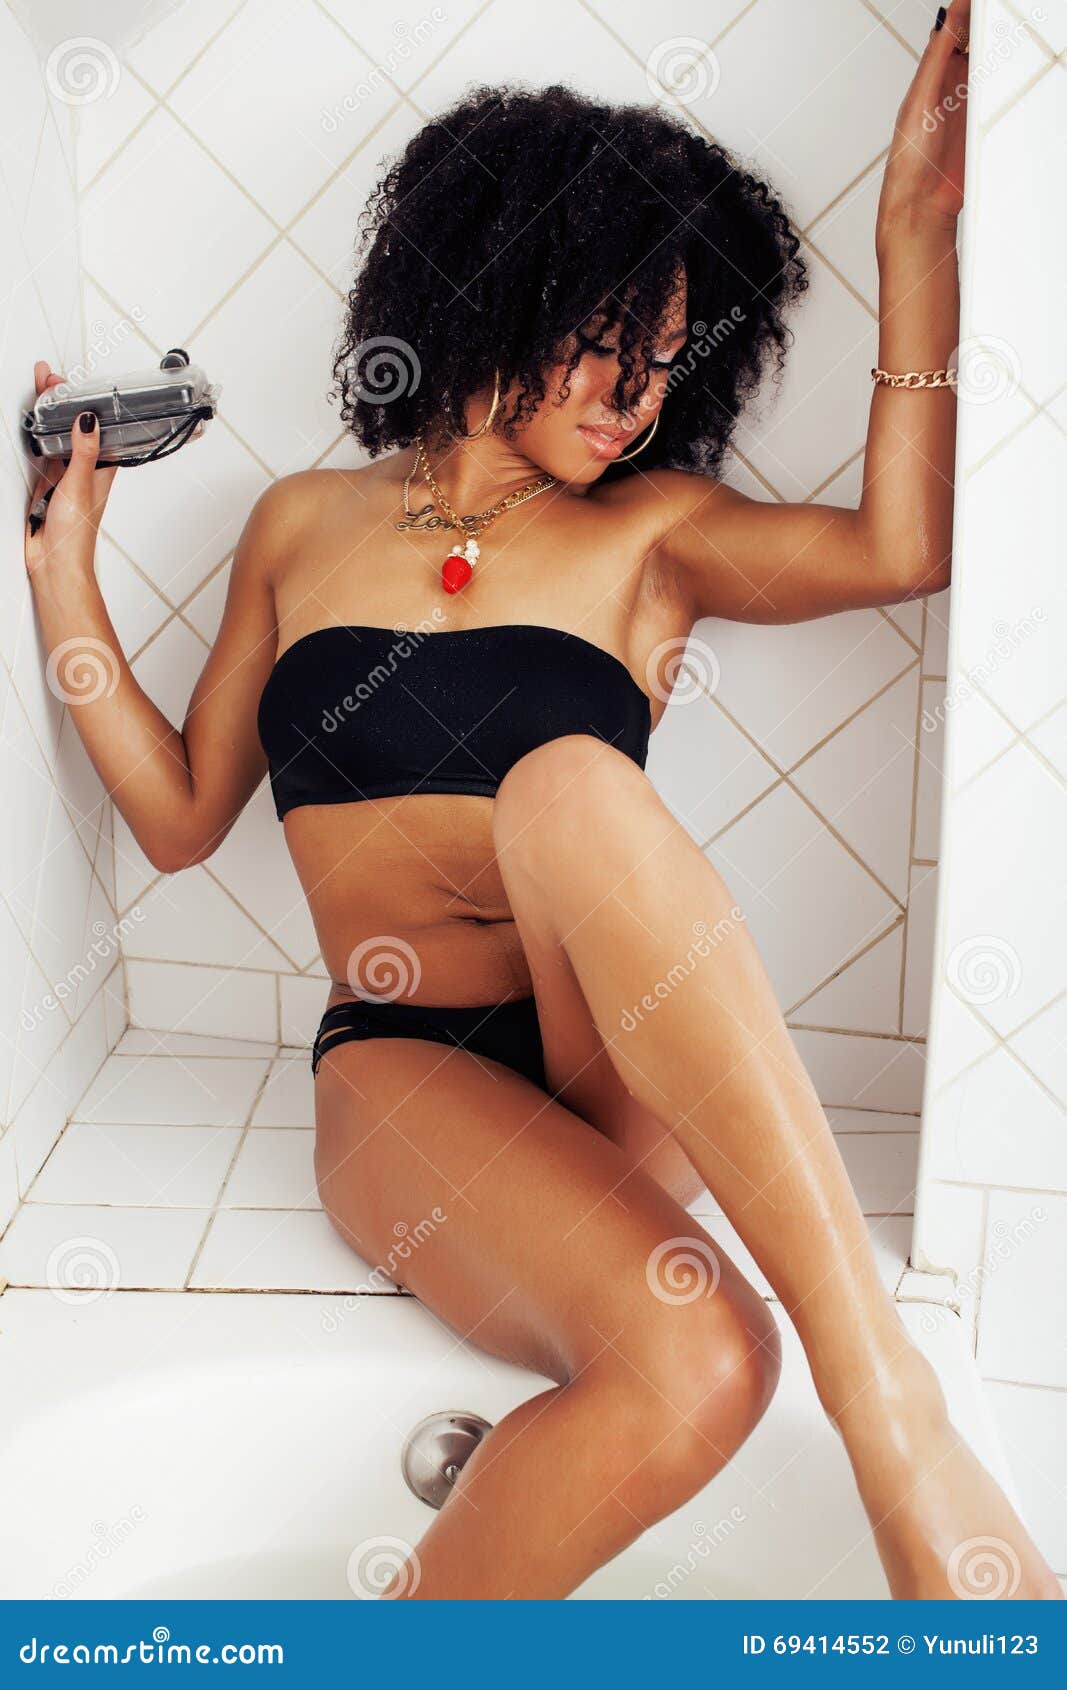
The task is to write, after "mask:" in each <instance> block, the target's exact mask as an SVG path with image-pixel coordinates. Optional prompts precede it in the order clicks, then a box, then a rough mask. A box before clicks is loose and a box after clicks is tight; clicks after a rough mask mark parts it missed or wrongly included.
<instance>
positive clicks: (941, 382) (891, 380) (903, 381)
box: [871, 370, 959, 387]
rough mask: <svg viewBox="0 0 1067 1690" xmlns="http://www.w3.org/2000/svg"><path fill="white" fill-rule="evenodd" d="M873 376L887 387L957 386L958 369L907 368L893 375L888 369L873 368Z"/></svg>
mask: <svg viewBox="0 0 1067 1690" xmlns="http://www.w3.org/2000/svg"><path fill="white" fill-rule="evenodd" d="M871 376H872V378H873V379H874V380H875V381H876V382H877V381H881V382H884V383H885V385H886V386H887V387H955V386H956V383H957V381H958V380H959V372H958V370H906V371H905V372H904V374H903V375H899V376H898V375H891V374H890V372H889V371H888V370H872V371H871Z"/></svg>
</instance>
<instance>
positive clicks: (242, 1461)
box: [0, 1290, 982, 1600]
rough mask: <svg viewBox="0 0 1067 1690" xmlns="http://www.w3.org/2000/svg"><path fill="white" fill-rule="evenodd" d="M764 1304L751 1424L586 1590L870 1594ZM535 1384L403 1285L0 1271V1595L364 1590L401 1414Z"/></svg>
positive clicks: (801, 1372) (845, 1477)
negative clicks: (189, 1287) (81, 1290)
mask: <svg viewBox="0 0 1067 1690" xmlns="http://www.w3.org/2000/svg"><path fill="white" fill-rule="evenodd" d="M772 1306H774V1305H772ZM904 1312H905V1313H906V1314H907V1315H910V1316H915V1315H916V1310H914V1309H912V1310H905V1311H904ZM776 1313H778V1316H779V1321H780V1324H781V1325H782V1336H783V1347H784V1357H785V1365H784V1371H783V1382H782V1386H781V1388H780V1390H779V1392H778V1394H777V1396H776V1398H775V1400H774V1402H773V1404H772V1406H771V1409H770V1411H769V1412H768V1414H767V1416H766V1417H765V1418H764V1420H763V1422H762V1423H761V1425H760V1427H759V1428H758V1429H757V1431H756V1433H755V1434H754V1435H753V1437H752V1438H751V1439H750V1440H749V1442H748V1443H747V1444H746V1445H745V1446H744V1448H743V1449H742V1450H741V1452H740V1454H739V1456H738V1457H737V1458H736V1460H735V1461H734V1462H733V1463H732V1464H731V1466H730V1467H729V1469H728V1470H727V1471H726V1472H724V1473H722V1474H720V1475H719V1476H718V1478H717V1479H716V1480H715V1481H714V1483H713V1484H711V1485H709V1486H708V1488H707V1489H706V1490H705V1491H703V1492H702V1493H701V1494H700V1496H698V1497H696V1498H695V1499H694V1500H693V1501H692V1502H690V1503H689V1504H687V1505H686V1506H685V1507H684V1508H682V1509H680V1510H679V1511H678V1512H677V1513H676V1514H675V1515H673V1516H672V1517H671V1518H670V1519H669V1520H667V1521H664V1522H663V1523H662V1524H660V1525H659V1526H657V1527H655V1528H654V1529H653V1530H652V1531H650V1532H648V1533H646V1534H645V1536H644V1537H643V1538H642V1539H641V1540H640V1541H639V1542H638V1543H636V1544H635V1545H633V1546H632V1547H631V1548H630V1549H629V1550H628V1551H627V1552H626V1553H625V1554H624V1555H622V1556H620V1557H619V1558H618V1559H617V1560H616V1561H614V1562H613V1563H611V1565H610V1566H608V1567H605V1568H603V1569H601V1571H600V1572H599V1573H598V1574H597V1575H596V1576H595V1577H594V1578H592V1579H590V1580H589V1581H588V1582H587V1584H585V1585H584V1586H583V1587H582V1590H581V1591H580V1592H579V1594H580V1595H581V1596H583V1597H602V1598H603V1597H608V1598H642V1597H657V1596H658V1597H669V1598H670V1599H672V1600H683V1599H708V1598H722V1597H750V1598H760V1597H769V1596H774V1597H800V1598H803V1597H872V1596H873V1597H883V1596H885V1595H887V1589H886V1585H885V1580H884V1577H883V1575H882V1571H881V1567H880V1564H879V1562H878V1559H877V1555H876V1554H875V1551H874V1547H873V1544H872V1542H871V1539H870V1534H869V1531H868V1529H867V1525H866V1520H865V1517H864V1515H863V1512H862V1509H861V1507H860V1504H859V1500H858V1497H857V1496H856V1493H855V1487H854V1485H853V1482H852V1478H851V1473H850V1470H849V1467H848V1464H847V1461H846V1459H845V1456H844V1453H843V1450H842V1448H841V1446H840V1445H839V1443H838V1441H837V1439H836V1437H835V1435H834V1434H833V1433H832V1432H831V1430H830V1428H829V1426H828V1425H827V1423H826V1421H825V1419H824V1417H823V1416H822V1413H821V1410H820V1409H819V1405H818V1402H817V1400H816V1398H815V1395H814V1391H813V1389H812V1386H811V1381H810V1375H809V1374H808V1370H807V1365H806V1362H805V1361H804V1357H803V1354H802V1352H801V1350H800V1348H799V1345H798V1343H797V1340H796V1338H795V1335H794V1334H793V1332H792V1328H791V1327H790V1326H789V1324H788V1322H785V1321H784V1320H783V1319H782V1316H781V1311H780V1310H778V1309H777V1308H776ZM953 1318H954V1317H952V1316H951V1315H944V1320H945V1321H946V1322H951V1321H952V1320H953ZM957 1324H958V1323H957ZM947 1330H948V1328H946V1331H947ZM542 1383H543V1382H542V1381H540V1380H538V1379H535V1378H533V1377H531V1376H530V1375H529V1374H525V1373H522V1372H520V1371H518V1370H516V1369H514V1368H510V1367H507V1366H504V1365H502V1364H500V1363H498V1362H495V1361H490V1360H487V1359H485V1358H483V1357H481V1356H479V1355H477V1354H476V1353H475V1352H473V1351H471V1350H469V1349H467V1348H466V1347H464V1346H461V1345H459V1344H457V1342H456V1341H455V1340H454V1339H453V1337H452V1336H451V1335H450V1334H449V1333H447V1332H446V1331H444V1330H443V1329H442V1328H441V1327H440V1326H439V1325H438V1324H437V1323H436V1322H435V1321H434V1320H433V1319H431V1318H430V1317H429V1316H428V1315H427V1314H426V1312H425V1311H424V1310H423V1309H421V1308H420V1307H419V1305H418V1304H417V1303H416V1302H415V1301H414V1300H413V1299H410V1298H400V1297H396V1296H389V1295H383V1296H377V1297H368V1296H363V1297H359V1298H352V1297H335V1296H318V1295H306V1294H305V1295H290V1296H286V1295H276V1294H258V1295H257V1294H245V1295H238V1294H232V1293H217V1294H203V1295H198V1294H195V1293H191V1292H175V1293H171V1292H157V1293H153V1292H116V1293H113V1294H112V1295H111V1296H108V1297H103V1298H99V1297H96V1296H94V1294H92V1293H89V1294H76V1293H71V1292H64V1293H62V1294H61V1295H60V1296H59V1297H57V1296H56V1295H54V1294H53V1293H52V1292H49V1291H28V1290H25V1291H20V1290H8V1291H7V1292H6V1293H5V1294H4V1295H3V1296H2V1297H0V1403H2V1404H3V1416H2V1432H0V1439H2V1441H0V1495H2V1496H3V1499H4V1503H3V1530H2V1543H0V1597H3V1598H11V1597H20V1598H33V1597H50V1596H52V1597H56V1598H59V1599H64V1598H67V1597H86V1598H94V1599H95V1598H114V1597H150V1596H151V1597H155V1596H161V1597H328V1598H342V1599H352V1598H353V1597H354V1596H356V1595H373V1594H375V1592H376V1589H377V1588H379V1587H378V1586H376V1585H375V1582H374V1580H375V1578H376V1576H378V1575H379V1574H380V1572H381V1569H382V1568H383V1567H385V1566H388V1564H389V1561H390V1559H392V1560H393V1561H394V1562H395V1560H396V1559H397V1558H398V1557H399V1558H402V1552H401V1550H400V1549H399V1548H398V1547H397V1546H398V1545H400V1546H402V1545H404V1544H413V1543H415V1542H417V1540H418V1538H419V1536H420V1535H421V1533H422V1532H423V1531H424V1530H425V1528H426V1526H427V1525H428V1523H429V1522H430V1520H431V1519H432V1517H433V1516H432V1513H431V1511H430V1510H429V1508H428V1507H427V1506H426V1505H425V1504H424V1503H422V1502H420V1501H419V1500H418V1499H417V1498H416V1497H415V1496H414V1495H413V1494H412V1493H411V1492H410V1491H409V1490H408V1488H407V1486H406V1484H405V1482H404V1479H403V1476H402V1473H401V1467H400V1455H401V1449H402V1446H403V1443H404V1440H405V1438H406V1436H407V1433H408V1432H409V1431H410V1430H411V1428H412V1427H413V1426H414V1425H415V1424H416V1423H417V1422H418V1421H420V1420H421V1419H423V1418H424V1417H425V1416H426V1415H428V1414H431V1413H434V1412H435V1411H437V1410H442V1409H445V1410H456V1409H462V1410H473V1411H474V1412H476V1413H478V1414H480V1415H482V1416H484V1418H485V1419H487V1420H490V1421H496V1420H498V1419H499V1418H500V1417H501V1415H502V1414H504V1413H505V1412H506V1411H507V1410H508V1409H509V1408H510V1407H512V1406H513V1405H514V1404H515V1403H517V1402H519V1401H521V1400H522V1399H523V1398H524V1397H526V1396H529V1395H531V1394H532V1393H533V1392H534V1391H536V1390H538V1389H541V1388H542ZM974 1400H975V1399H973V1398H972V1399H971V1402H972V1404H973V1403H974ZM963 1408H964V1411H965V1413H966V1412H967V1410H968V1403H967V1402H966V1401H964V1403H963ZM956 1418H957V1420H959V1415H958V1414H957V1416H956ZM964 1429H965V1430H967V1431H968V1434H969V1435H970V1434H971V1433H972V1432H973V1431H975V1430H977V1433H978V1436H977V1438H975V1439H973V1441H980V1438H981V1435H982V1428H981V1427H978V1428H967V1427H965V1428H964ZM813 1498H814V1499H817V1500H818V1509H817V1511H813V1509H812V1500H813ZM516 1505H517V1506H520V1505H521V1501H520V1499H516Z"/></svg>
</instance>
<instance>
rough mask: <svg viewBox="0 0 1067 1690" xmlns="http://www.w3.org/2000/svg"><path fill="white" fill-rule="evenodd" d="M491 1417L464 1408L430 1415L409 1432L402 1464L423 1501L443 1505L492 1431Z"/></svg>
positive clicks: (409, 1483)
mask: <svg viewBox="0 0 1067 1690" xmlns="http://www.w3.org/2000/svg"><path fill="white" fill-rule="evenodd" d="M492 1429H493V1428H492V1426H491V1425H490V1424H489V1421H488V1420H483V1419H482V1417H481V1415H480V1414H469V1413H468V1412H467V1411H466V1410H465V1409H445V1410H443V1411H442V1412H441V1413H440V1414H430V1415H427V1417H426V1419H425V1420H420V1421H419V1424H418V1425H417V1426H416V1427H414V1429H413V1430H412V1431H411V1432H409V1433H408V1437H407V1442H406V1443H405V1445H404V1449H403V1453H402V1454H401V1457H400V1466H401V1470H402V1472H403V1474H404V1478H405V1480H406V1482H407V1486H408V1489H409V1490H411V1491H413V1492H414V1493H415V1495H416V1496H417V1497H418V1499H419V1501H420V1502H425V1503H428V1504H429V1506H430V1507H431V1508H440V1507H441V1505H442V1504H443V1503H444V1502H445V1500H446V1498H447V1497H448V1495H449V1492H450V1491H451V1489H452V1486H453V1485H454V1484H455V1482H456V1480H457V1479H458V1477H459V1475H460V1473H461V1472H462V1470H463V1468H464V1466H465V1465H466V1463H467V1462H468V1461H469V1460H470V1457H471V1456H472V1455H473V1454H474V1451H475V1450H476V1449H477V1447H478V1445H479V1444H480V1443H481V1441H482V1439H483V1438H484V1437H485V1434H486V1432H491V1431H492Z"/></svg>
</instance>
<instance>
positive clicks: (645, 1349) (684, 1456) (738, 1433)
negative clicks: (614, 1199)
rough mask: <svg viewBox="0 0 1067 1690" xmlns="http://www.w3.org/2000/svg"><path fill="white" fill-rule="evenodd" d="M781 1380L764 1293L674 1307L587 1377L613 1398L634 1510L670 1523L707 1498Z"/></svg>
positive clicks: (620, 1341)
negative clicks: (700, 1494)
mask: <svg viewBox="0 0 1067 1690" xmlns="http://www.w3.org/2000/svg"><path fill="white" fill-rule="evenodd" d="M709 1302H711V1303H713V1302H714V1298H711V1299H709ZM627 1336H628V1338H629V1341H627ZM780 1372H781V1339H780V1335H779V1330H778V1325H777V1322H776V1321H775V1319H774V1316H773V1314H772V1313H771V1311H770V1310H769V1309H768V1308H767V1306H766V1304H765V1303H764V1302H763V1299H762V1298H760V1297H758V1296H757V1294H756V1293H755V1292H752V1293H751V1300H749V1299H748V1298H747V1297H746V1298H745V1299H744V1300H743V1301H740V1302H738V1301H735V1300H734V1299H733V1298H732V1297H731V1298H730V1299H729V1300H727V1299H726V1298H725V1297H724V1299H723V1302H722V1303H721V1305H720V1306H719V1307H718V1308H717V1309H712V1308H710V1307H703V1308H701V1307H694V1306H693V1305H687V1306H676V1307H673V1308H665V1309H663V1310H662V1311H659V1312H657V1314H656V1315H654V1316H653V1317H651V1318H650V1319H649V1320H648V1322H647V1324H646V1325H645V1327H644V1329H643V1330H642V1332H641V1333H640V1335H639V1336H638V1337H637V1338H636V1339H635V1337H634V1335H633V1333H632V1331H629V1332H628V1333H626V1332H624V1333H621V1334H620V1335H619V1336H618V1337H617V1338H616V1339H615V1340H614V1342H613V1343H612V1344H611V1345H609V1346H608V1347H606V1348H605V1349H604V1350H603V1351H602V1352H601V1353H600V1355H599V1356H598V1357H597V1358H596V1359H595V1360H594V1361H592V1362H591V1363H590V1364H589V1367H588V1368H587V1369H586V1370H585V1372H584V1373H583V1374H582V1375H581V1377H582V1378H589V1379H592V1380H596V1379H597V1378H598V1377H599V1378H600V1379H601V1380H603V1381H604V1382H605V1389H606V1392H607V1396H608V1398H609V1400H610V1399H611V1398H614V1411H613V1412H611V1414H610V1421H611V1425H612V1427H613V1428H620V1429H624V1430H620V1431H613V1433H612V1435H614V1436H621V1437H622V1439H623V1448H622V1450H621V1451H620V1461H621V1464H622V1465H623V1466H624V1468H625V1471H626V1473H627V1475H628V1478H627V1493H628V1496H629V1500H630V1502H631V1504H632V1505H633V1506H634V1507H635V1509H637V1510H638V1511H639V1512H641V1511H643V1517H647V1518H651V1517H653V1515H655V1514H658V1515H659V1517H662V1516H663V1515H664V1514H666V1513H669V1512H672V1511H673V1510H674V1509H675V1508H678V1507H680V1506H681V1505H682V1503H683V1502H685V1501H686V1500H687V1499H688V1498H689V1497H691V1496H693V1495H695V1493H696V1492H697V1491H698V1490H702V1489H703V1488H704V1486H705V1485H706V1484H708V1483H709V1482H710V1481H711V1479H713V1478H714V1477H715V1475H716V1473H718V1472H719V1471H720V1470H721V1469H722V1468H723V1467H724V1466H725V1465H726V1463H727V1462H728V1461H729V1460H730V1459H731V1457H732V1456H733V1455H734V1454H735V1453H736V1452H737V1450H738V1449H739V1448H740V1447H741V1445H742V1444H743V1443H744V1441H745V1439H746V1438H747V1437H748V1436H749V1435H750V1433H751V1432H752V1431H753V1430H754V1429H755V1427H756V1426H757V1425H758V1423H759V1421H760V1420H761V1419H762V1417H763V1415H764V1414H765V1412H766V1410H767V1407H768V1405H769V1404H770V1402H771V1399H772V1398H773V1396H774V1392H775V1388H776V1386H777V1383H778V1379H779V1376H780Z"/></svg>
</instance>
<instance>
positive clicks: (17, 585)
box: [0, 8, 123, 1230]
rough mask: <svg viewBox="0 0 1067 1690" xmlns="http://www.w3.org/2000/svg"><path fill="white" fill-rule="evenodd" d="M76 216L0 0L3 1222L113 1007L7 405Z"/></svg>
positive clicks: (77, 747)
mask: <svg viewBox="0 0 1067 1690" xmlns="http://www.w3.org/2000/svg"><path fill="white" fill-rule="evenodd" d="M76 227H77V221H76V216H75V183H74V137H73V129H72V112H71V108H70V106H69V105H67V104H66V103H64V102H63V101H62V100H57V99H55V98H54V97H52V96H51V95H50V93H49V90H48V88H47V85H46V82H45V80H44V78H43V77H42V74H41V66H40V64H39V62H38V59H37V57H36V55H35V53H34V51H33V50H32V48H31V46H30V43H29V41H28V40H27V38H26V36H25V35H24V34H23V33H22V31H21V29H20V28H19V26H18V25H17V24H16V22H15V20H14V18H13V17H12V15H11V14H10V13H9V12H8V11H7V10H6V9H4V8H0V229H2V236H0V301H2V306H0V396H2V417H0V527H2V531H3V535H4V557H3V569H2V571H0V724H2V725H0V794H2V802H0V961H2V966H0V994H2V1002H0V1230H2V1228H3V1227H4V1226H5V1225H6V1224H7V1222H8V1220H9V1219H10V1217H11V1215H12V1213H13V1211H14V1210H15V1208H16V1206H17V1204H18V1200H19V1197H20V1196H21V1195H24V1194H25V1192H26V1191H27V1189H28V1187H29V1185H30V1183H31V1182H32V1180H33V1178H34V1176H35V1175H36V1173H37V1171H38V1169H39V1168H40V1166H41V1164H42V1162H43V1161H44V1160H45V1157H46V1156H47V1155H48V1153H49V1151H50V1150H51V1148H52V1146H53V1144H54V1143H55V1141H56V1139H57V1138H58V1136H59V1134H60V1132H61V1131H62V1129H63V1127H64V1125H65V1123H66V1120H67V1117H68V1115H69V1114H70V1111H71V1108H72V1107H73V1105H74V1103H75V1102H76V1101H77V1099H78V1098H79V1097H80V1096H81V1095H82V1093H83V1092H84V1090H85V1088H86V1086H87V1085H88V1084H89V1082H90V1080H91V1079H92V1077H93V1075H94V1074H95V1073H96V1071H97V1069H98V1068H99V1067H100V1065H101V1063H102V1062H103V1060H104V1058H105V1056H106V1054H107V1052H108V1050H109V1049H110V1048H111V1046H112V1045H113V1044H114V1042H115V1039H116V1038H117V1037H118V1035H119V1033H120V1031H121V1028H122V1021H123V1010H122V1003H121V998H122V993H121V986H120V985H119V982H120V980H121V962H120V960H119V953H118V935H117V933H116V916H115V907H114V881H113V875H112V867H111V849H110V833H109V827H108V810H109V806H108V805H107V804H106V803H105V802H104V801H103V798H102V794H101V790H100V783H99V781H98V780H97V778H96V775H95V774H94V772H93V770H92V768H91V766H90V765H89V763H88V760H87V758H86V756H85V753H84V752H83V750H82V746H81V741H80V740H79V738H78V736H77V734H76V733H75V731H74V727H73V723H72V722H71V720H70V714H69V709H68V707H67V706H66V705H65V703H64V701H63V698H62V696H61V692H62V689H61V688H60V687H59V686H56V687H55V689H54V690H53V688H52V687H50V686H49V683H48V679H47V676H46V669H45V661H44V653H43V652H42V649H41V643H40V638H39V635H38V632H37V628H36V623H35V619H34V614H33V604H32V599H31V594H30V587H29V582H28V580H27V577H26V571H25V567H24V564H23V557H22V531H23V522H24V513H25V509H26V495H27V489H28V487H29V484H30V480H31V478H32V474H33V472H32V469H31V467H30V462H29V460H28V459H27V457H26V455H25V453H24V451H23V448H22V442H21V429H20V421H19V419H20V414H21V411H22V408H23V407H24V406H25V404H26V403H27V401H28V400H29V399H30V398H31V397H32V394H33V361H34V359H35V358H47V359H48V361H49V363H51V364H52V366H53V368H56V367H59V368H62V369H73V368H74V366H75V365H76V364H77V362H78V358H79V356H80V312H79V298H78V283H79V275H78V256H77V247H76V240H75V232H76ZM116 987H118V990H117V991H116V990H115V988H116Z"/></svg>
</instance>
